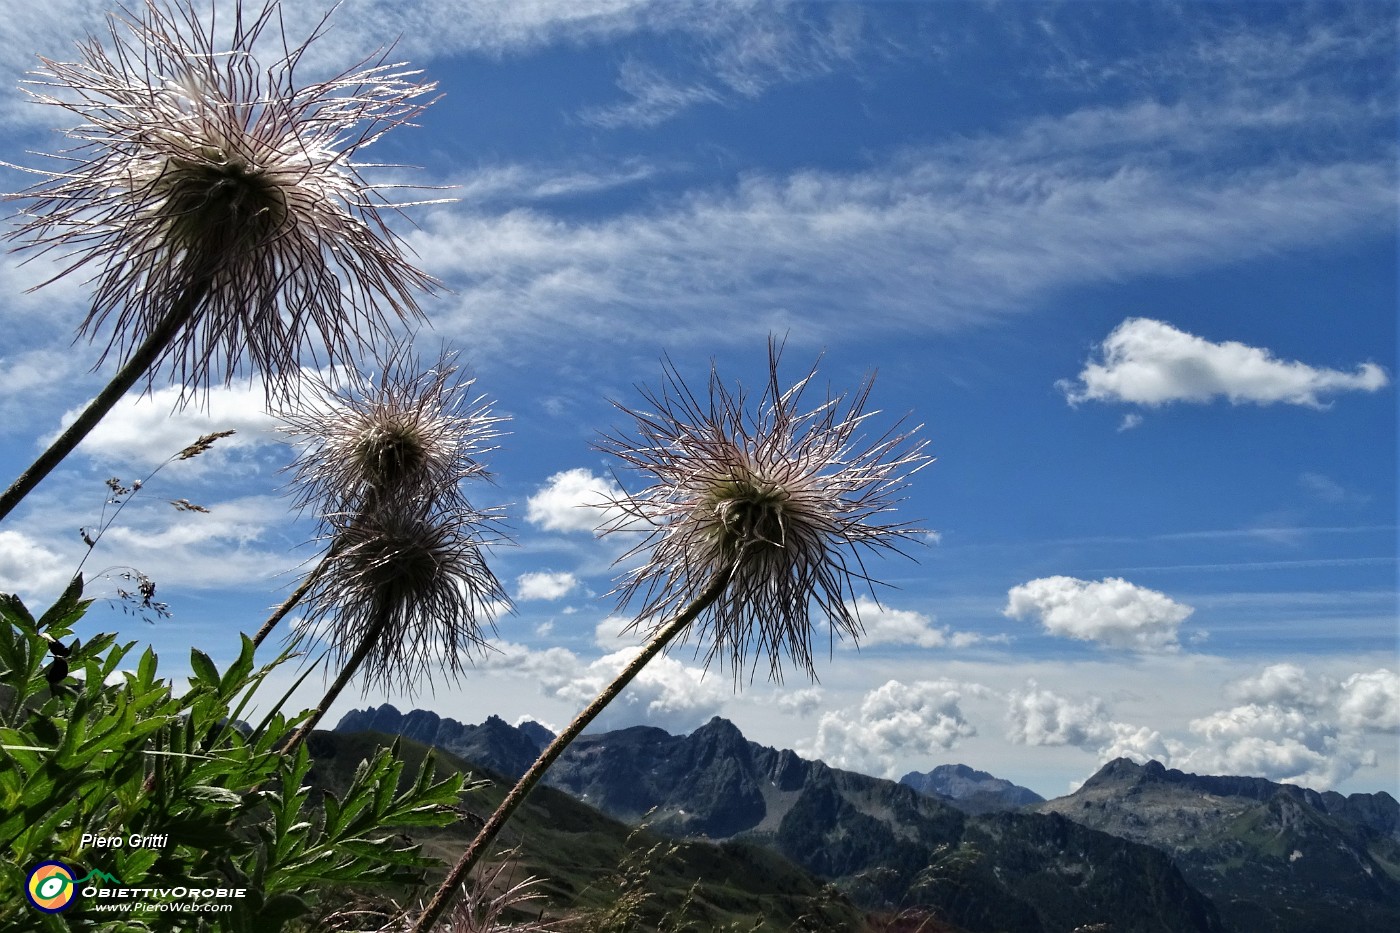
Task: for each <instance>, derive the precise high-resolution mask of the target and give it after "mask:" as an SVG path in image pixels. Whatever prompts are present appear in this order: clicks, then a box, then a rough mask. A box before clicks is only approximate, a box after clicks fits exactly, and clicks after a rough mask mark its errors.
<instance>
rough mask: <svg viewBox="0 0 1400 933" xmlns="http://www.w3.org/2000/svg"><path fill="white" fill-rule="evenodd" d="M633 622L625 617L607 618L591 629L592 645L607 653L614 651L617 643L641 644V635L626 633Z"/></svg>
mask: <svg viewBox="0 0 1400 933" xmlns="http://www.w3.org/2000/svg"><path fill="white" fill-rule="evenodd" d="M633 621H634V620H633V619H630V618H628V617H627V616H608V617H607V618H605V619H604V620H603V621H601V622H599V623H598V624H597V625H596V626H594V627H593V643H594V644H595V645H597V646H598V647H599V648H604V649H607V650H608V651H616V650H617V646H618V643H619V642H624V643H628V644H641V638H642V636H641V633H640V632H638V631H637V630H636V629H633V630H631V631H628V629H629V628H630V627H631V625H632V623H633Z"/></svg>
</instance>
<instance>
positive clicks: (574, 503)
mask: <svg viewBox="0 0 1400 933" xmlns="http://www.w3.org/2000/svg"><path fill="white" fill-rule="evenodd" d="M622 494H623V493H622V488H621V487H620V486H618V485H617V483H615V482H613V481H612V480H611V479H609V478H607V477H605V476H595V475H594V474H593V473H591V472H590V471H588V470H587V469H584V468H583V467H578V468H575V469H572V470H564V471H563V472H562V473H555V474H554V475H553V476H551V477H549V479H548V480H546V481H545V484H544V485H543V486H541V487H540V489H539V490H538V491H537V492H536V493H535V494H534V495H533V496H530V497H529V498H528V499H526V500H525V519H526V521H528V522H530V524H532V525H537V526H538V527H540V528H543V529H545V530H546V531H593V530H595V529H597V528H598V527H599V526H600V525H602V524H603V523H604V522H606V521H609V520H610V519H612V518H613V517H615V516H616V514H617V509H615V508H610V507H609V506H608V503H609V502H610V501H613V500H615V499H619V498H621V497H622Z"/></svg>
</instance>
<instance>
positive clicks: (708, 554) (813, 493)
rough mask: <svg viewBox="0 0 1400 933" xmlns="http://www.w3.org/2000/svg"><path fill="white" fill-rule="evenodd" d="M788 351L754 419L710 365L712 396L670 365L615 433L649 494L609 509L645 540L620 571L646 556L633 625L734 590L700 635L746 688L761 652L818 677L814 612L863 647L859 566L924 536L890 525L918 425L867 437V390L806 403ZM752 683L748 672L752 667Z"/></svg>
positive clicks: (704, 621)
mask: <svg viewBox="0 0 1400 933" xmlns="http://www.w3.org/2000/svg"><path fill="white" fill-rule="evenodd" d="M781 353H782V347H781V345H780V344H778V343H776V342H774V341H772V340H770V342H769V348H768V377H767V383H766V386H765V388H764V390H763V392H762V394H761V396H760V397H759V398H758V399H757V402H756V404H755V405H754V406H753V408H752V410H750V405H749V403H750V399H749V396H748V393H747V392H746V391H745V390H744V389H743V388H742V387H739V388H736V389H734V390H730V389H728V388H726V387H725V385H724V384H723V383H722V382H721V380H720V378H719V374H718V372H717V371H716V370H715V369H714V367H713V366H712V367H711V371H710V381H709V398H708V401H702V400H701V399H700V398H697V397H696V395H695V394H693V393H692V391H691V390H690V389H689V388H688V387H687V386H686V385H685V383H684V382H683V381H682V379H681V377H680V375H679V373H677V371H676V369H675V367H674V366H672V365H671V364H670V363H669V361H668V362H667V364H666V370H665V382H664V383H663V385H662V387H661V389H660V391H651V390H645V389H644V390H642V391H643V395H644V397H645V399H646V402H647V404H648V406H649V407H647V408H637V409H632V408H627V407H624V406H622V405H618V406H617V407H618V408H619V409H620V410H621V411H622V412H624V413H625V414H627V415H629V416H630V417H631V418H632V419H633V420H634V421H635V423H636V431H635V435H627V434H622V433H618V434H614V435H609V436H607V437H605V439H604V441H603V443H602V444H601V447H602V449H604V450H606V451H608V452H610V453H612V454H614V455H616V456H617V457H618V458H620V459H621V460H622V462H623V463H624V464H625V465H626V466H627V467H628V468H630V469H631V470H634V471H636V472H637V473H640V474H641V475H643V476H645V477H646V478H647V479H648V480H649V481H650V485H648V486H646V488H644V489H642V490H641V491H640V492H637V493H634V494H629V495H625V496H623V497H621V498H620V499H618V500H616V501H614V502H613V503H611V504H612V505H613V506H614V507H616V508H617V509H618V510H619V511H618V517H617V518H615V519H614V520H612V521H611V522H610V523H609V524H607V525H605V526H604V529H603V530H604V531H605V532H619V531H624V530H635V529H637V528H639V527H640V528H641V529H643V530H644V531H645V532H646V538H645V539H644V540H643V541H642V542H641V543H639V544H638V545H637V546H636V547H634V548H633V549H632V550H630V551H629V552H628V553H627V555H625V556H624V557H623V558H622V561H623V562H625V561H629V560H631V559H633V558H637V557H641V558H644V560H643V561H642V563H641V564H640V566H638V567H636V569H634V570H632V571H631V572H630V573H628V574H626V575H625V577H624V578H623V579H622V582H621V583H620V584H619V586H618V589H617V592H618V593H619V595H620V600H621V602H622V604H623V605H624V606H626V605H628V604H630V603H633V602H639V603H640V604H641V605H640V609H639V611H638V614H637V621H636V622H635V623H634V627H644V628H647V629H648V630H653V629H655V627H656V626H658V625H660V624H662V623H663V622H664V621H665V620H666V619H667V618H669V617H670V616H672V615H674V614H675V613H676V611H677V610H679V609H680V608H681V607H683V606H685V605H687V604H690V603H691V602H692V601H693V600H695V598H696V597H697V595H698V594H699V593H701V592H702V591H703V590H705V589H706V587H707V586H708V585H709V583H710V581H711V580H713V579H714V577H715V575H716V574H722V575H724V576H725V577H726V578H727V580H728V584H727V586H726V587H725V589H724V591H723V592H722V593H721V594H720V595H719V597H718V598H717V599H716V600H715V601H714V602H713V603H712V604H711V605H710V606H709V608H707V609H706V610H705V611H704V612H703V613H702V614H701V615H700V617H699V618H698V619H697V620H696V621H695V623H694V624H693V625H692V634H695V635H696V636H697V637H698V640H699V642H700V643H701V644H702V645H704V646H706V647H705V663H706V664H707V665H708V664H710V663H712V662H714V661H716V660H718V661H719V662H720V664H721V665H723V664H724V663H726V662H727V663H728V664H729V665H730V666H731V667H732V669H733V672H734V676H735V678H736V682H737V680H738V678H739V677H740V675H741V672H742V671H743V669H744V668H745V667H746V666H748V664H749V658H750V655H751V653H752V655H753V658H754V660H753V664H754V665H756V664H757V658H758V657H760V656H762V657H766V658H767V660H768V664H769V676H770V677H771V678H772V679H774V680H781V679H782V667H783V658H784V656H786V657H788V658H790V659H791V660H792V662H793V663H794V664H795V665H796V666H797V667H799V668H801V669H802V670H803V671H804V672H806V673H807V674H808V675H809V676H812V677H815V668H814V666H813V661H812V647H811V645H812V629H813V623H812V619H811V615H812V609H813V607H816V608H817V609H818V610H820V612H821V614H823V615H824V616H825V618H826V619H827V620H829V623H830V626H831V637H833V638H835V637H850V638H852V639H858V638H859V636H860V634H861V632H862V628H861V624H860V619H859V616H858V615H857V614H856V610H855V599H854V596H855V592H854V591H855V589H856V588H857V587H858V586H860V587H862V588H868V587H870V586H872V584H873V581H872V580H871V579H870V578H869V577H868V575H867V574H866V571H865V566H864V564H863V562H862V555H863V554H867V553H870V552H875V551H882V550H885V551H898V550H899V546H900V544H901V543H903V542H904V541H905V540H907V539H908V538H910V537H912V536H914V535H916V534H918V533H919V532H918V530H917V529H915V528H912V527H910V526H909V524H907V523H903V522H889V521H886V520H885V516H886V515H887V513H889V512H890V511H891V509H892V507H893V505H894V504H895V502H896V501H897V493H898V492H899V491H900V490H901V489H903V488H904V486H905V485H906V480H907V479H908V477H909V476H910V475H911V474H913V473H914V472H916V471H917V470H919V469H921V468H922V467H923V466H925V465H926V464H927V463H929V462H930V458H929V457H927V456H926V455H925V454H924V453H923V450H924V446H925V442H924V441H917V442H915V441H913V440H912V438H913V435H914V434H915V432H917V430H918V428H913V429H910V430H902V429H901V428H900V425H899V424H896V425H895V426H894V427H892V428H891V429H890V430H889V431H887V432H886V433H884V434H882V435H880V436H878V437H876V438H874V439H867V438H866V437H865V436H864V434H863V431H864V430H865V428H866V423H867V421H868V420H869V419H870V418H871V416H872V415H874V414H876V412H866V411H865V407H866V403H867V400H868V397H869V393H870V388H871V381H870V380H866V382H865V383H864V384H862V385H861V386H860V387H859V388H858V389H857V390H856V391H855V393H854V394H852V395H850V396H849V397H848V396H845V395H839V396H832V395H830V394H828V395H827V397H826V398H825V399H824V400H823V401H821V402H820V403H818V404H816V405H815V406H814V407H811V408H804V395H806V394H807V392H808V389H809V388H810V386H811V383H812V381H813V380H814V378H815V377H816V374H817V370H816V367H815V365H814V366H813V367H812V368H811V369H810V370H808V372H807V374H806V375H805V376H804V377H802V378H801V379H799V380H798V381H797V382H796V383H794V384H793V385H792V386H791V387H789V388H787V389H783V388H782V387H781V384H780V382H779V377H778V365H779V359H780V357H781ZM750 676H752V669H750Z"/></svg>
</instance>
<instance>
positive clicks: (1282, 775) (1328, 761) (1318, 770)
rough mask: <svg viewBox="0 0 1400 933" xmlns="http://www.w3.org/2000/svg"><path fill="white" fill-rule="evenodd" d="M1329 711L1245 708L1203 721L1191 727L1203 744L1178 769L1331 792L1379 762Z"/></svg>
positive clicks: (1267, 706) (1251, 705)
mask: <svg viewBox="0 0 1400 933" xmlns="http://www.w3.org/2000/svg"><path fill="white" fill-rule="evenodd" d="M1327 712H1328V711H1320V710H1316V709H1309V708H1289V707H1284V706H1280V705H1277V704H1259V703H1247V704H1244V705H1242V706H1235V707H1232V708H1230V709H1225V710H1219V711H1217V712H1214V713H1211V714H1210V715H1208V716H1202V717H1200V718H1199V719H1194V720H1192V721H1191V724H1190V728H1191V731H1192V732H1193V733H1195V734H1196V735H1197V736H1199V737H1200V738H1201V739H1202V740H1204V741H1203V743H1202V744H1200V745H1198V746H1196V747H1194V748H1192V749H1191V750H1190V752H1189V753H1188V754H1186V755H1184V756H1183V757H1182V759H1181V762H1180V764H1179V767H1183V768H1189V769H1191V770H1196V771H1204V772H1211V773H1217V774H1249V775H1258V776H1260V777H1265V778H1269V779H1270V780H1274V781H1289V782H1292V783H1298V784H1303V785H1305V786H1308V787H1313V788H1317V789H1326V788H1329V787H1331V786H1332V785H1334V784H1337V783H1338V782H1340V781H1344V780H1346V779H1347V778H1349V777H1351V776H1352V775H1353V774H1355V773H1356V771H1357V770H1358V769H1359V768H1361V767H1363V766H1367V765H1374V764H1375V761H1376V758H1375V753H1374V752H1370V751H1367V750H1366V749H1364V748H1362V746H1361V743H1360V741H1359V739H1360V736H1359V735H1358V734H1356V733H1355V732H1352V731H1348V730H1344V729H1342V728H1341V725H1340V723H1339V722H1338V720H1337V718H1336V717H1335V715H1327Z"/></svg>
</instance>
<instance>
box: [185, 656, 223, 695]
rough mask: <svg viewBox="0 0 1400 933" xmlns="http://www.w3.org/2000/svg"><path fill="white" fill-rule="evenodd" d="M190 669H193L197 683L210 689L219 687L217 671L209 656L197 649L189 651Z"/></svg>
mask: <svg viewBox="0 0 1400 933" xmlns="http://www.w3.org/2000/svg"><path fill="white" fill-rule="evenodd" d="M190 667H191V668H193V669H194V675H195V679H196V680H197V681H199V682H202V683H206V684H209V685H210V686H211V687H218V686H219V669H218V668H216V667H215V666H214V662H213V661H211V660H210V659H209V655H207V654H205V653H204V652H203V651H200V650H199V649H198V648H191V649H190Z"/></svg>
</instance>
